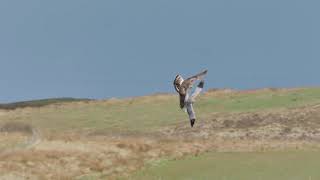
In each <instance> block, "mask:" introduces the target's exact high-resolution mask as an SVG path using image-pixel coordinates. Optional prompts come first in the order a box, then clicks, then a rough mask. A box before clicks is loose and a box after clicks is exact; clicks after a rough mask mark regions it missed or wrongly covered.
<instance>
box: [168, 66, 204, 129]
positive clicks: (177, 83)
mask: <svg viewBox="0 0 320 180" xmlns="http://www.w3.org/2000/svg"><path fill="white" fill-rule="evenodd" d="M207 72H208V71H207V70H205V71H203V72H201V73H199V74H197V75H194V76H192V77H190V78H188V79H186V80H183V78H182V76H180V75H177V76H176V78H175V79H174V81H173V85H174V88H175V90H176V91H177V92H178V93H179V96H180V108H181V109H184V108H186V109H187V112H188V115H189V119H190V123H191V127H193V125H194V123H195V121H196V116H195V112H194V110H193V103H194V101H195V98H196V97H197V96H198V95H199V94H200V92H201V91H202V89H203V85H204V81H203V77H204V76H205V75H206V74H207ZM198 80H201V81H200V83H199V84H198V86H197V87H196V89H195V90H194V92H192V93H190V91H191V89H192V87H193V84H194V83H195V82H196V81H198Z"/></svg>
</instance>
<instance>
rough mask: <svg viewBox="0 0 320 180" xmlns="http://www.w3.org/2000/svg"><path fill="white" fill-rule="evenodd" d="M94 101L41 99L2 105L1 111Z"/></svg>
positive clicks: (0, 105) (0, 106)
mask: <svg viewBox="0 0 320 180" xmlns="http://www.w3.org/2000/svg"><path fill="white" fill-rule="evenodd" d="M89 101H92V99H78V98H51V99H40V100H32V101H22V102H14V103H7V104H0V109H4V110H14V109H17V108H26V107H43V106H47V105H51V104H58V103H68V102H89Z"/></svg>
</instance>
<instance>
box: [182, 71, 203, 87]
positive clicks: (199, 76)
mask: <svg viewBox="0 0 320 180" xmlns="http://www.w3.org/2000/svg"><path fill="white" fill-rule="evenodd" d="M207 72H208V70H204V71H202V72H200V73H199V74H196V75H194V76H191V77H189V78H188V79H186V80H185V81H184V82H183V83H186V84H187V83H188V84H190V86H192V84H193V83H194V82H195V81H197V80H201V79H203V77H204V76H205V75H206V74H207Z"/></svg>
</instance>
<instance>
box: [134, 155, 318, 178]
mask: <svg viewBox="0 0 320 180" xmlns="http://www.w3.org/2000/svg"><path fill="white" fill-rule="evenodd" d="M319 162H320V152H312V151H302V152H301V151H285V152H281V151H280V152H249V153H248V152H232V153H206V154H204V155H201V156H197V157H188V158H186V159H184V160H179V161H164V162H161V163H159V164H156V165H154V166H153V167H151V168H148V169H146V170H144V171H141V172H139V173H138V174H136V175H135V176H134V177H132V179H137V180H138V179H139V180H152V179H167V180H171V179H172V180H179V179H203V180H205V179H206V180H209V179H221V180H250V179H252V180H257V179H258V180H270V179H272V180H283V179H290V180H301V179H306V180H309V179H320V173H319V165H320V163H319Z"/></svg>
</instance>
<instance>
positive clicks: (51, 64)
mask: <svg viewBox="0 0 320 180" xmlns="http://www.w3.org/2000/svg"><path fill="white" fill-rule="evenodd" d="M318 2H319V1H316V0H314V1H308V0H301V1H295V0H288V1H281V0H264V1H261V0H241V1H240V0H193V1H190V0H179V1H177V0H158V1H152V0H144V1H142V0H134V1H133V0H127V1H123V0H90V1H89V0H50V1H49V0H28V1H25V0H19V1H18V0H1V1H0V87H1V89H0V102H11V101H21V100H30V99H39V98H51V97H82V98H97V99H101V98H110V97H128V96H139V95H145V94H152V93H156V92H174V89H173V86H172V81H173V78H174V76H175V75H176V74H177V73H181V74H182V75H183V76H188V75H192V74H194V73H196V72H199V71H201V70H203V69H208V70H209V73H208V76H207V81H206V83H207V84H206V85H207V87H210V88H226V87H228V88H236V89H251V88H261V87H296V86H318V85H320V71H319V66H320V34H319V33H320V20H319V19H320V11H319V7H320V3H318Z"/></svg>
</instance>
